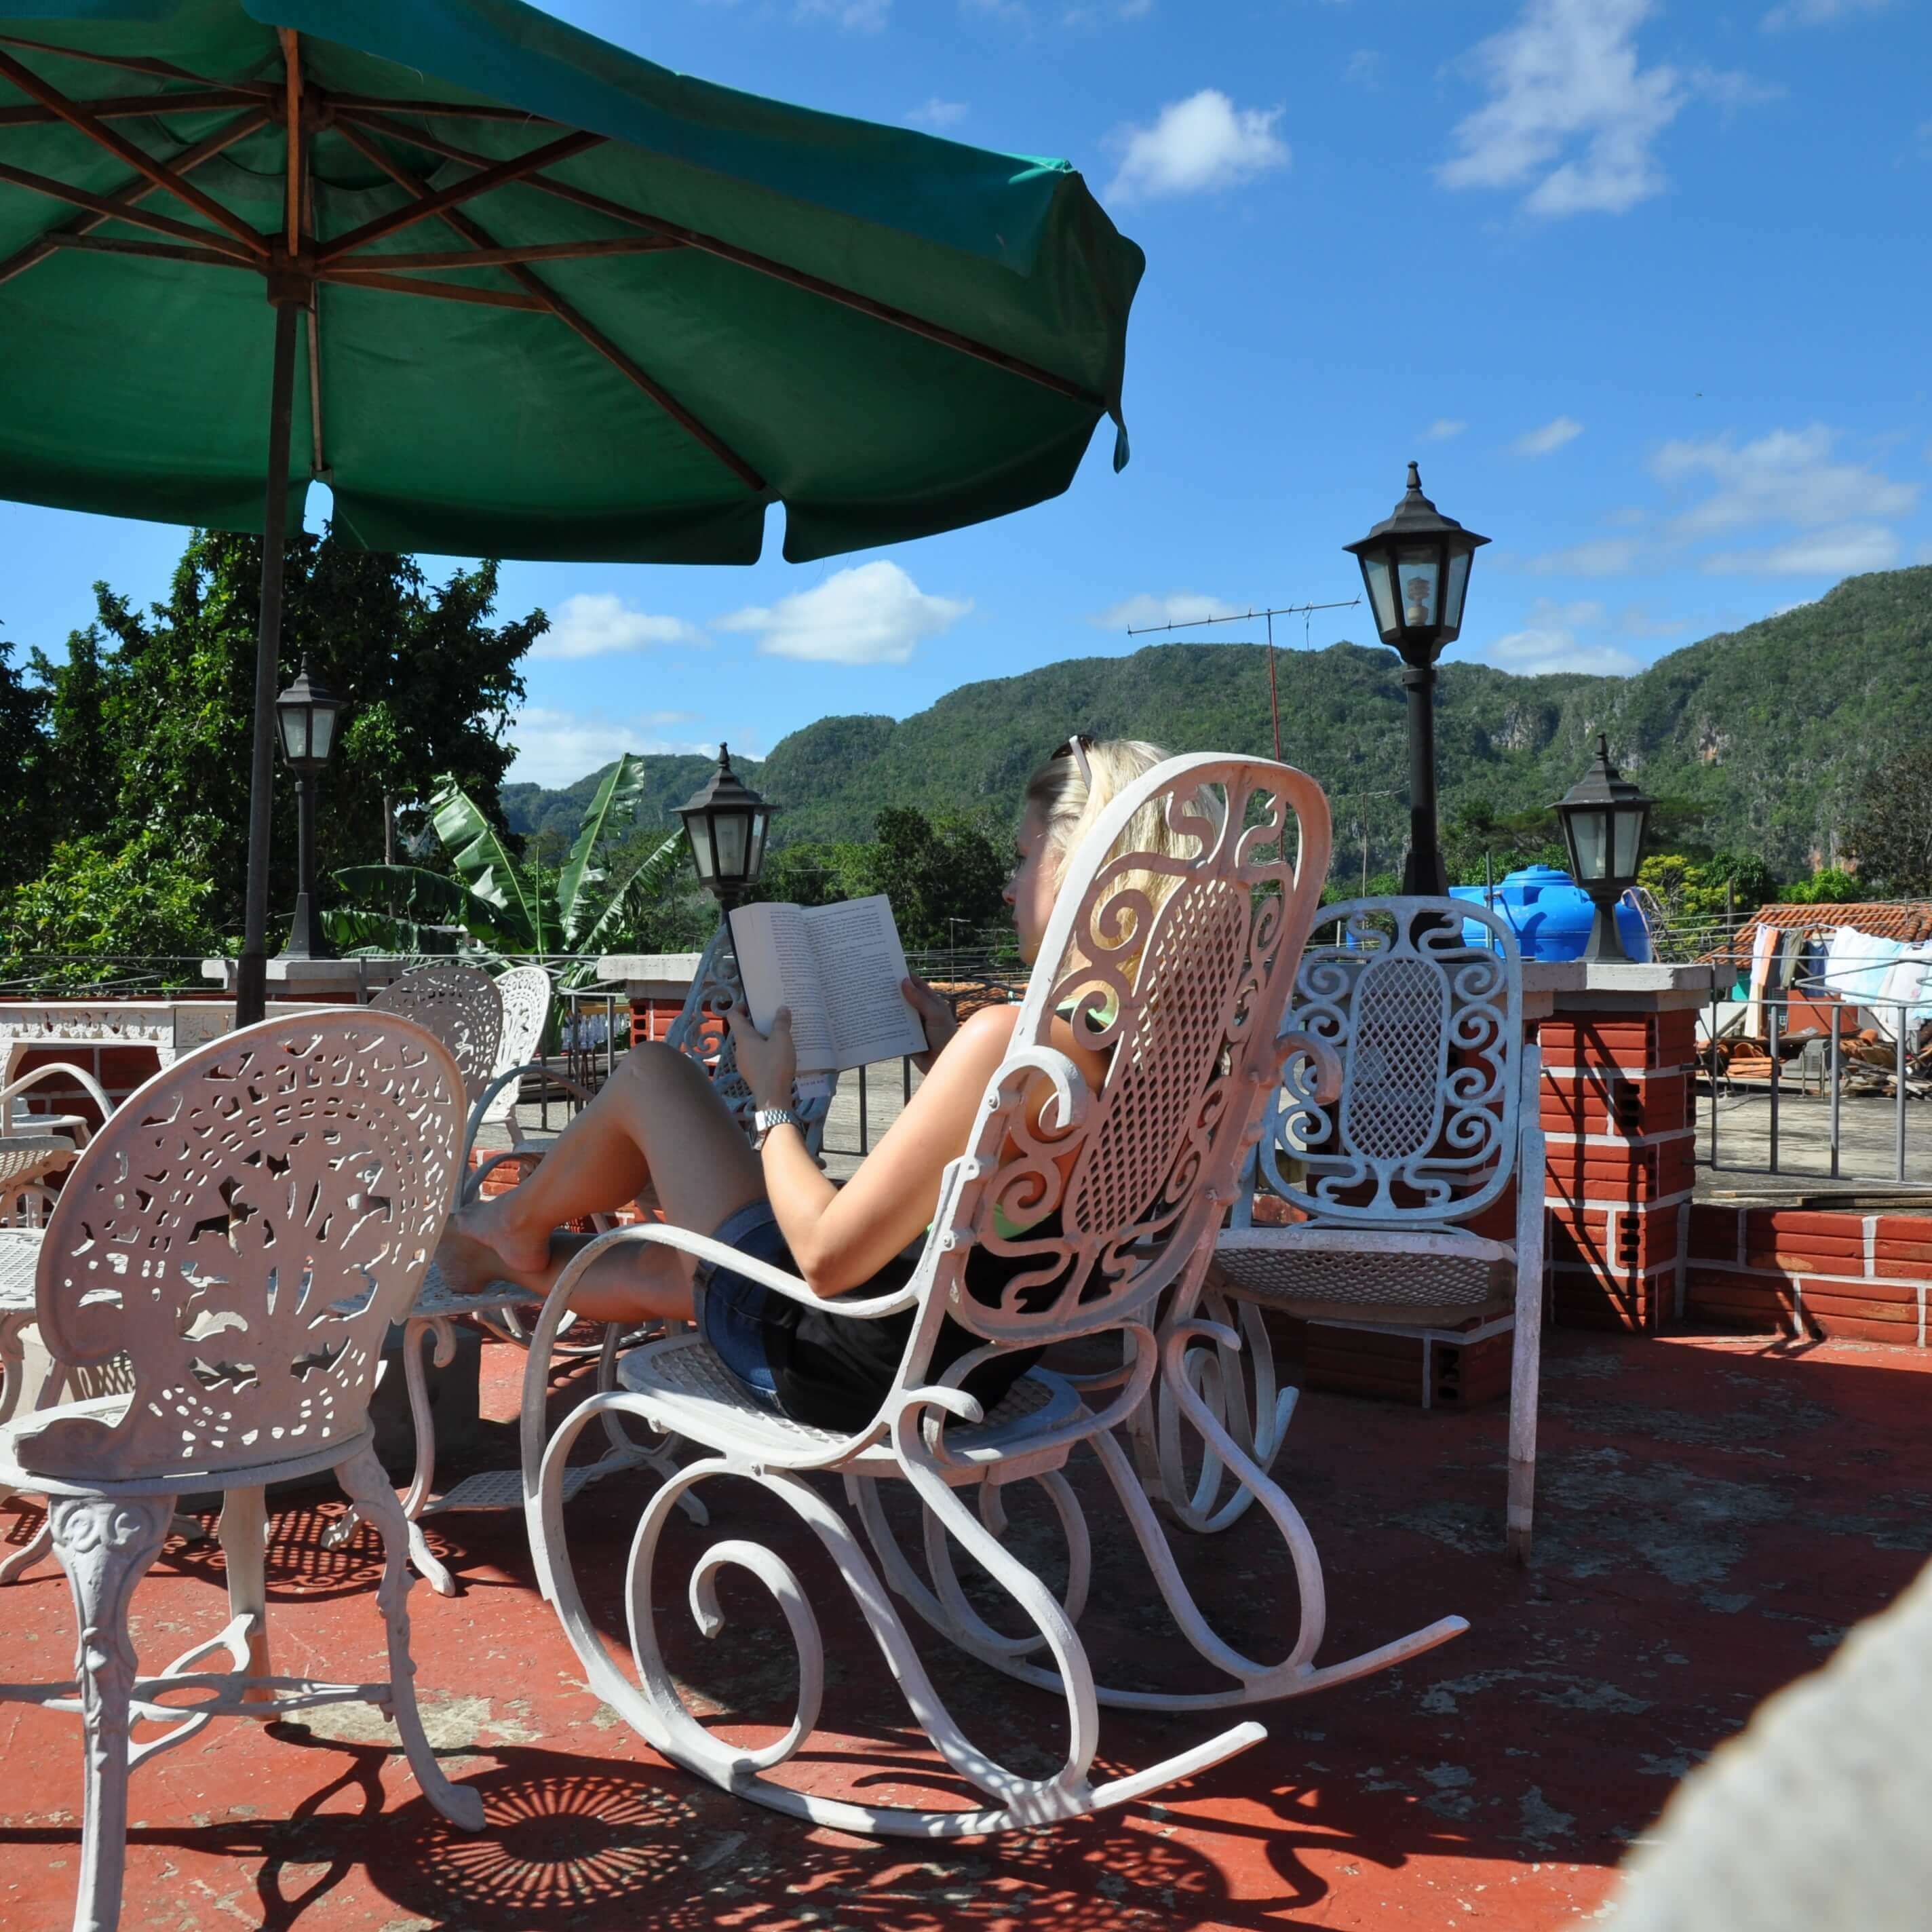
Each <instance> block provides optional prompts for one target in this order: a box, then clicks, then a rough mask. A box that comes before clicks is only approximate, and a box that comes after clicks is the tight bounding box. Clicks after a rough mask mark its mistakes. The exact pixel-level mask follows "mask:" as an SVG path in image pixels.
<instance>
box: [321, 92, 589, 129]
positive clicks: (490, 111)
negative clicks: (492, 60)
mask: <svg viewBox="0 0 1932 1932" xmlns="http://www.w3.org/2000/svg"><path fill="white" fill-rule="evenodd" d="M329 99H330V100H332V101H334V102H335V104H336V106H337V107H368V108H373V109H374V110H376V111H377V112H378V113H389V114H430V115H438V116H440V117H442V118H445V119H449V120H456V121H526V122H528V123H529V125H530V126H532V127H560V126H561V125H562V122H560V121H553V120H552V119H551V118H550V116H549V115H547V114H532V113H531V112H530V111H529V109H528V108H526V107H496V106H494V105H493V104H492V105H487V106H486V105H484V104H481V103H479V104H477V105H475V106H474V107H472V106H470V105H469V104H467V103H465V102H458V101H390V100H386V99H385V98H383V96H382V95H380V94H332V95H330V96H329Z"/></svg>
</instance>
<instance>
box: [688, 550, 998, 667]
mask: <svg viewBox="0 0 1932 1932" xmlns="http://www.w3.org/2000/svg"><path fill="white" fill-rule="evenodd" d="M972 607H973V605H972V601H971V599H970V598H951V597H931V596H929V595H927V594H926V592H924V591H922V589H919V586H918V585H917V584H916V583H913V580H912V579H911V578H910V577H908V576H907V574H905V572H904V571H903V570H901V568H899V566H898V565H897V564H895V563H886V562H876V563H862V564H858V565H854V566H853V567H852V568H850V569H847V570H841V571H835V573H834V574H832V576H830V577H827V578H826V580H825V581H824V582H823V583H819V584H814V586H812V588H811V589H809V590H799V591H794V592H793V593H792V595H790V596H789V597H781V598H779V599H778V601H777V602H776V603H775V604H771V605H769V606H768V607H767V606H761V605H754V606H753V607H751V608H749V609H747V610H738V611H734V612H733V613H732V614H731V615H730V616H728V617H721V618H719V619H718V628H719V629H720V630H725V631H751V632H754V633H755V634H757V639H758V649H760V651H762V652H765V653H766V655H768V656H771V657H779V658H803V659H805V661H807V662H808V663H812V664H904V662H905V661H906V660H907V658H909V657H910V656H911V655H912V654H913V649H914V647H915V646H916V645H918V644H919V643H922V641H923V640H925V639H926V638H928V637H938V635H939V634H941V631H947V630H950V629H951V628H952V627H953V625H955V624H956V623H957V622H959V619H961V618H962V617H963V616H965V615H966V613H968V611H969V610H971V609H972Z"/></svg>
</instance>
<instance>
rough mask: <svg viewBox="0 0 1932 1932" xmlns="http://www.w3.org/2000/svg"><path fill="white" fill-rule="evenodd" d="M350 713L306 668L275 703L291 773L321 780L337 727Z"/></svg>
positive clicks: (345, 702) (285, 754)
mask: <svg viewBox="0 0 1932 1932" xmlns="http://www.w3.org/2000/svg"><path fill="white" fill-rule="evenodd" d="M347 709H349V702H348V700H347V699H346V698H341V697H337V696H336V695H335V693H334V692H333V691H328V690H326V689H324V688H323V686H322V685H319V684H317V682H315V680H314V679H313V678H311V676H309V674H308V665H307V664H304V665H303V666H302V669H301V670H300V671H299V673H297V674H296V681H295V682H294V683H293V684H292V685H290V686H289V688H288V689H287V690H286V691H284V692H283V693H282V694H281V696H280V697H278V698H277V699H276V700H275V724H276V727H277V730H278V733H279V734H280V736H281V741H282V755H283V756H284V757H285V758H287V760H288V761H289V769H290V770H291V771H293V772H296V774H297V775H299V776H300V777H302V778H320V776H321V775H322V774H323V772H324V771H325V770H326V769H328V766H329V758H330V757H331V756H332V754H333V753H334V751H335V736H336V728H335V727H336V726H337V724H338V723H339V722H340V721H341V715H342V713H343V712H345V711H347Z"/></svg>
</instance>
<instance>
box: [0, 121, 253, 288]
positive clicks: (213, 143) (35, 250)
mask: <svg viewBox="0 0 1932 1932" xmlns="http://www.w3.org/2000/svg"><path fill="white" fill-rule="evenodd" d="M268 118H269V110H267V109H266V107H251V109H250V110H248V113H245V114H243V115H239V117H238V118H236V119H235V120H233V121H229V123H228V124H227V125H226V127H217V129H216V130H214V133H211V134H210V135H208V136H206V137H205V139H202V140H199V141H197V142H196V143H195V145H193V147H191V148H188V149H187V150H186V151H184V153H182V154H178V155H177V156H176V157H175V163H174V165H175V171H176V172H178V173H181V174H188V173H190V172H193V169H196V168H198V167H199V166H201V164H202V162H204V161H208V160H213V159H214V157H215V156H216V155H217V154H220V153H221V152H223V150H224V149H226V148H232V147H233V146H234V145H235V143H236V142H237V141H241V140H245V139H247V138H248V136H250V135H251V134H252V133H254V132H255V131H256V130H257V128H259V127H262V126H263V125H264V124H266V121H267V120H268ZM158 193H160V190H159V189H158V188H157V187H154V184H152V183H151V182H150V183H149V184H148V185H146V186H145V187H139V186H137V187H136V188H135V189H134V190H133V193H130V195H129V196H127V198H126V199H125V200H124V201H117V202H115V203H114V205H113V213H112V214H107V213H101V214H89V215H86V216H84V217H82V218H81V219H80V220H78V221H74V222H71V223H68V225H67V226H65V227H63V228H55V229H49V230H48V232H47V233H46V234H44V235H42V236H39V237H37V239H34V241H31V242H28V244H27V245H26V247H25V248H20V249H18V250H17V251H15V252H14V253H13V254H11V255H9V256H7V257H6V259H5V260H0V282H10V281H12V280H13V278H14V277H15V276H16V275H25V274H26V272H27V271H28V269H31V267H33V266H34V263H37V262H43V261H45V260H46V259H47V258H48V257H49V256H50V255H52V254H54V253H55V251H56V250H57V249H58V248H62V247H64V246H65V245H66V244H67V243H68V242H70V241H71V240H72V239H74V238H75V237H76V236H84V235H87V234H89V233H92V230H94V229H97V228H98V227H100V226H101V225H102V224H103V223H105V222H108V221H124V220H129V219H130V218H131V217H130V214H129V210H130V208H132V207H133V204H134V203H135V202H139V201H145V199H147V197H148V196H149V195H151V194H158ZM209 252H212V251H209ZM224 259H226V258H224ZM238 266H239V263H238ZM248 266H251V267H252V266H254V264H253V263H248Z"/></svg>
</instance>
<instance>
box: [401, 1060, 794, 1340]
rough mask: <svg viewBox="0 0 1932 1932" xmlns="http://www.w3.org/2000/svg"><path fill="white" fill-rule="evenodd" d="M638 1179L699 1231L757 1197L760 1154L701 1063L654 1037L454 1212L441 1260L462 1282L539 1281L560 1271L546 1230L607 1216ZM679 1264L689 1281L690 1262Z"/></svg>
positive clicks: (632, 1194)
mask: <svg viewBox="0 0 1932 1932" xmlns="http://www.w3.org/2000/svg"><path fill="white" fill-rule="evenodd" d="M646 1184H649V1185H652V1186H653V1187H655V1190H656V1192H657V1196H658V1200H659V1201H660V1202H661V1204H662V1205H663V1208H664V1213H665V1214H666V1215H667V1217H669V1218H670V1220H673V1221H674V1222H676V1223H677V1224H678V1226H680V1227H684V1228H691V1229H696V1230H697V1231H698V1232H701V1233H704V1234H709V1232H711V1230H712V1229H714V1228H715V1227H716V1226H718V1224H719V1223H721V1222H722V1221H723V1220H725V1219H726V1217H727V1216H730V1215H731V1214H735V1213H736V1211H738V1210H739V1208H742V1207H745V1206H746V1205H748V1204H749V1203H750V1202H754V1201H757V1200H759V1199H762V1198H763V1194H764V1177H763V1173H762V1172H761V1171H760V1167H759V1164H758V1158H757V1155H756V1154H754V1153H753V1152H752V1151H751V1148H750V1147H749V1146H748V1145H747V1143H746V1142H745V1136H744V1135H743V1134H742V1133H741V1132H740V1131H739V1127H738V1124H737V1123H736V1121H734V1120H733V1118H732V1117H731V1113H730V1109H728V1108H727V1107H726V1106H725V1105H724V1103H723V1102H722V1101H721V1100H719V1099H718V1096H717V1095H716V1094H715V1093H713V1092H712V1088H711V1082H710V1079H709V1076H707V1075H706V1073H705V1071H704V1070H703V1067H700V1066H699V1065H698V1064H697V1062H696V1061H692V1060H690V1059H688V1058H686V1057H685V1055H683V1054H681V1053H679V1052H676V1051H675V1050H674V1049H672V1048H670V1047H667V1046H654V1045H646V1046H634V1047H633V1048H632V1049H631V1051H630V1052H628V1054H626V1055H625V1057H624V1058H623V1060H622V1061H621V1062H620V1063H619V1066H618V1069H617V1071H616V1074H615V1075H614V1076H613V1077H612V1079H610V1081H608V1082H607V1083H606V1084H605V1085H604V1091H602V1092H601V1094H598V1097H597V1098H596V1099H595V1100H593V1101H592V1103H590V1105H589V1106H587V1107H586V1108H585V1109H584V1110H583V1112H582V1113H580V1115H577V1118H576V1119H575V1120H574V1121H571V1124H570V1125H569V1126H568V1127H567V1128H566V1129H565V1130H564V1132H563V1133H562V1136H560V1137H559V1139H558V1141H557V1143H556V1146H555V1147H554V1148H552V1149H551V1151H550V1154H548V1155H547V1157H545V1158H544V1160H543V1161H542V1162H541V1163H540V1164H539V1165H538V1167H537V1169H536V1172H535V1173H534V1174H532V1175H531V1176H530V1177H529V1179H528V1180H526V1181H524V1182H523V1184H521V1185H520V1187H514V1188H512V1189H511V1190H510V1192H509V1193H507V1194H499V1195H497V1196H495V1197H494V1198H493V1199H490V1200H487V1201H479V1202H476V1203H475V1204H474V1205H472V1206H471V1207H469V1208H464V1209H463V1210H462V1211H461V1212H460V1214H458V1216H457V1217H455V1220H453V1221H452V1223H451V1224H450V1230H449V1234H448V1235H446V1237H445V1238H444V1241H443V1246H442V1247H441V1248H440V1250H438V1252H437V1262H438V1265H439V1266H440V1268H442V1270H443V1274H444V1277H445V1278H446V1280H449V1282H450V1283H452V1286H455V1287H458V1288H459V1289H475V1288H480V1287H481V1286H482V1284H483V1283H484V1282H485V1281H487V1280H490V1279H492V1278H496V1279H501V1280H508V1281H514V1282H516V1283H520V1285H522V1286H525V1287H529V1288H533V1289H539V1290H541V1289H544V1288H546V1287H547V1286H548V1285H549V1283H550V1281H551V1280H554V1279H555V1277H556V1266H555V1265H553V1263H552V1261H551V1257H550V1250H551V1246H552V1243H551V1240H550V1236H551V1234H552V1232H553V1230H554V1229H556V1228H557V1227H559V1226H561V1225H562V1223H564V1222H566V1221H572V1220H577V1218H578V1217H580V1216H582V1215H585V1214H607V1213H609V1212H610V1211H611V1210H613V1208H619V1207H621V1206H622V1205H623V1204H624V1202H626V1201H630V1200H634V1199H636V1197H637V1195H638V1194H639V1193H641V1192H642V1191H643V1188H644V1187H646ZM660 1272H661V1271H660ZM679 1275H680V1277H681V1278H682V1280H685V1282H687V1283H688V1279H689V1276H688V1270H685V1269H682V1268H680V1270H679ZM662 1286H664V1287H666V1288H667V1287H668V1283H664V1284H662ZM583 1312H584V1313H586V1314H589V1313H592V1310H591V1309H590V1307H588V1306H584V1308H583ZM686 1312H687V1313H688V1310H687V1311H686ZM616 1319H628V1317H627V1316H619V1317H617V1318H616Z"/></svg>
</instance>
